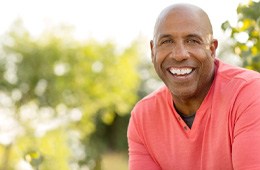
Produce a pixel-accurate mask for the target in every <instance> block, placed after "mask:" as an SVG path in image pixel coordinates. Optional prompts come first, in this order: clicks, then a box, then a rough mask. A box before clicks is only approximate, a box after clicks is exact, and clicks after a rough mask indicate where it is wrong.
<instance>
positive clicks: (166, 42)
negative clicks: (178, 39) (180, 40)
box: [161, 39, 173, 45]
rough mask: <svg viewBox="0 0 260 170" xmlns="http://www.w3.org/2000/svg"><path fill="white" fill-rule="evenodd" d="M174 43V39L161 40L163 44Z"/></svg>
mask: <svg viewBox="0 0 260 170" xmlns="http://www.w3.org/2000/svg"><path fill="white" fill-rule="evenodd" d="M172 43H173V40H171V39H167V40H163V41H162V42H161V45H163V44H172Z"/></svg>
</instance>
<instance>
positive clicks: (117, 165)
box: [102, 152, 128, 170]
mask: <svg viewBox="0 0 260 170" xmlns="http://www.w3.org/2000/svg"><path fill="white" fill-rule="evenodd" d="M127 169H128V155H127V153H117V152H107V153H105V154H104V155H103V159H102V170H127Z"/></svg>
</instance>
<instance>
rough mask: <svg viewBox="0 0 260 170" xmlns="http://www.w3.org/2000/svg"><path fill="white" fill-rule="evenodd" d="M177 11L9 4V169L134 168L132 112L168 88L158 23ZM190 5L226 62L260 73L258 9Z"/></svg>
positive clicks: (0, 114)
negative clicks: (154, 51)
mask: <svg viewBox="0 0 260 170" xmlns="http://www.w3.org/2000/svg"><path fill="white" fill-rule="evenodd" d="M172 2H176V1H167V0H165V1H160V2H159V1H158V2H157V1H156V0H153V1H152V0H144V1H139V0H133V1H117V0H111V1H105V0H103V1H102V0H97V1H95V2H94V1H93V2H88V1H80V0H75V1H58V0H57V1H47V0H46V1H36V0H35V1H32V0H25V1H18V0H10V1H8V2H3V1H0V11H1V12H0V21H1V23H0V32H1V34H0V77H1V78H0V170H36V169H37V170H100V169H102V170H125V169H127V159H128V156H127V139H126V130H127V125H128V120H129V116H130V111H131V109H132V108H133V106H134V104H135V103H136V102H137V101H138V100H140V99H141V98H142V97H144V96H145V95H146V94H148V93H149V92H151V91H152V90H154V89H156V88H157V87H158V86H160V85H161V82H160V81H159V80H158V78H157V77H156V75H155V73H154V71H153V68H152V65H151V61H150V54H149V40H150V39H151V37H152V31H153V24H154V21H155V19H156V16H157V15H158V13H159V11H160V10H161V9H162V8H164V7H165V6H166V5H168V4H171V3H172ZM178 2H183V1H178ZM186 2H189V1H186ZM242 2H243V3H242ZM190 3H193V4H195V5H199V6H201V7H202V8H203V9H205V10H206V12H208V13H209V17H210V18H211V20H212V22H213V27H214V32H215V38H217V39H219V40H220V47H219V49H218V56H219V58H221V59H222V60H225V61H226V62H229V63H231V64H234V65H239V66H241V67H246V68H249V69H253V70H256V71H258V72H259V71H260V2H259V1H246V0H245V1H232V2H228V1H224V0H223V1H213V2H210V1H206V0H204V1H203V0H198V1H190ZM239 4H240V5H239ZM88 12H89V13H88Z"/></svg>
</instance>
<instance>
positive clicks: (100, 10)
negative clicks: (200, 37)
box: [0, 0, 248, 46]
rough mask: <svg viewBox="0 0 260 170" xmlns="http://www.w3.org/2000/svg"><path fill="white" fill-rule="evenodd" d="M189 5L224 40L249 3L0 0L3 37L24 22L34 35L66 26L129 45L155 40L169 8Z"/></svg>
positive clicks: (84, 35)
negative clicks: (159, 19)
mask: <svg viewBox="0 0 260 170" xmlns="http://www.w3.org/2000/svg"><path fill="white" fill-rule="evenodd" d="M176 2H188V3H192V4H195V5H198V6H200V7H201V8H203V9H204V10H205V11H206V12H207V13H208V15H209V17H210V19H211V21H212V25H213V29H214V32H215V37H216V38H218V39H221V38H222V37H223V35H222V32H221V28H220V26H221V24H222V23H223V22H224V21H226V20H229V21H231V22H235V21H236V17H237V15H236V8H237V6H238V4H239V3H240V2H244V3H246V2H248V1H247V0H214V1H213V0H182V1H181V0H91V1H90V0H0V35H2V34H4V33H5V32H6V31H7V30H8V28H9V27H10V25H11V24H12V23H13V22H14V21H15V19H17V18H21V19H22V20H23V23H24V25H25V27H26V28H27V29H28V30H29V31H30V32H31V34H32V35H39V34H40V33H41V32H42V31H43V30H44V29H45V28H48V27H50V26H55V25H57V26H58V25H59V24H61V23H66V24H69V25H72V26H74V27H75V37H76V38H79V39H82V40H86V39H88V38H94V39H96V40H98V41H104V40H110V39H112V40H113V41H115V42H116V43H117V44H119V45H123V46H125V45H127V44H129V43H130V42H131V41H132V40H133V39H136V38H137V37H138V36H143V37H145V38H147V39H148V40H149V39H151V38H152V32H153V25H154V22H155V19H156V17H157V15H158V14H159V12H160V11H161V10H162V9H163V8H164V7H166V6H167V5H169V4H172V3H176Z"/></svg>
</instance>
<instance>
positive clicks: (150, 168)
mask: <svg viewBox="0 0 260 170" xmlns="http://www.w3.org/2000/svg"><path fill="white" fill-rule="evenodd" d="M138 128H140V127H138V125H137V123H136V121H135V117H134V115H133V114H132V116H131V118H130V122H129V126H128V132H127V137H128V146H129V149H128V150H129V170H161V168H160V167H159V166H158V165H157V164H156V163H155V162H154V161H153V159H152V158H151V156H150V154H149V152H148V151H147V149H146V147H145V145H144V142H143V140H142V138H141V137H140V134H139V133H138V130H137V129H138Z"/></svg>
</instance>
